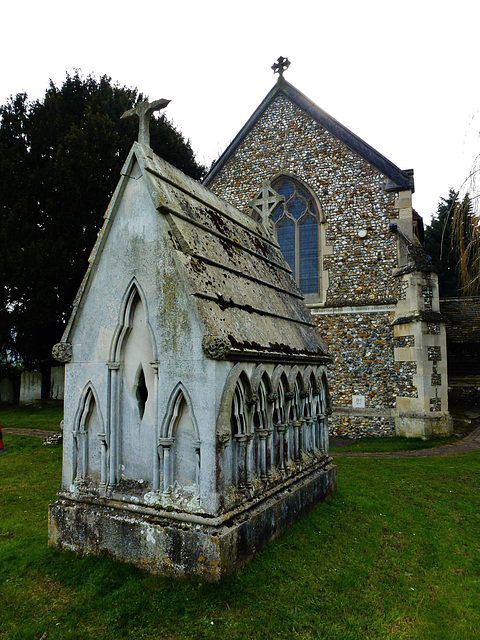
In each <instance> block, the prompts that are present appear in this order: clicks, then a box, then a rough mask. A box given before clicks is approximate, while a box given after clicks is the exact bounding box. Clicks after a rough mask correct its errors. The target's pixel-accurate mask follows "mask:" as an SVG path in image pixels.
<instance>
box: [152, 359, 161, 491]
mask: <svg viewBox="0 0 480 640" xmlns="http://www.w3.org/2000/svg"><path fill="white" fill-rule="evenodd" d="M150 365H151V367H152V369H153V431H154V433H155V437H157V436H158V431H159V420H158V365H159V362H157V361H155V362H151V363H150ZM152 485H153V489H154V491H157V490H158V489H159V487H160V458H159V455H158V447H156V449H155V452H154V456H153V474H152Z"/></svg>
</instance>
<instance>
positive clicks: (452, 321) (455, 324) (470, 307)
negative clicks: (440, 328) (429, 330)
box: [440, 296, 480, 342]
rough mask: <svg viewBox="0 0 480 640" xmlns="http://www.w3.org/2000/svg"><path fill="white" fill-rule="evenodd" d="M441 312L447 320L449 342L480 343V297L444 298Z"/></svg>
mask: <svg viewBox="0 0 480 640" xmlns="http://www.w3.org/2000/svg"><path fill="white" fill-rule="evenodd" d="M440 310H441V312H442V315H443V317H444V318H445V327H446V331H447V340H448V342H480V297H479V296H476V297H471V298H444V299H442V300H440Z"/></svg>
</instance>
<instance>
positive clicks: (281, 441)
mask: <svg viewBox="0 0 480 640" xmlns="http://www.w3.org/2000/svg"><path fill="white" fill-rule="evenodd" d="M275 428H276V429H277V432H278V458H279V460H278V468H279V469H280V470H281V471H285V453H286V447H287V443H286V439H285V434H286V432H287V425H286V424H276V425H275Z"/></svg>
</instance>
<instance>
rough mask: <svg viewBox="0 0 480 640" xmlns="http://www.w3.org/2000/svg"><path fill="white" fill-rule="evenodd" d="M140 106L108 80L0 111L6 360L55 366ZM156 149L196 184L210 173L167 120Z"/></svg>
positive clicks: (157, 128) (153, 131) (67, 87)
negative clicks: (133, 112) (127, 114)
mask: <svg viewBox="0 0 480 640" xmlns="http://www.w3.org/2000/svg"><path fill="white" fill-rule="evenodd" d="M143 99H144V96H142V94H139V93H138V92H137V90H136V89H128V88H126V87H120V86H118V85H115V84H112V82H111V79H110V78H109V77H107V76H103V77H101V78H100V79H99V80H97V79H95V78H94V77H92V76H88V77H86V78H83V77H82V76H81V75H80V74H79V72H76V73H75V74H74V75H73V76H70V75H67V77H66V80H65V82H64V83H63V85H62V86H61V87H60V88H58V87H57V86H56V85H55V84H54V83H53V82H50V86H49V88H48V90H47V91H46V94H45V97H44V99H43V100H38V101H35V102H33V103H30V102H29V101H28V99H27V96H26V95H25V94H19V95H17V96H16V97H14V98H11V99H10V101H9V102H8V103H7V104H6V105H4V106H2V107H0V246H1V247H2V251H1V252H0V277H1V282H2V287H1V288H0V358H1V357H3V358H5V357H10V358H11V357H12V356H17V357H18V358H20V359H21V360H22V361H23V363H24V364H25V366H26V367H27V368H40V367H43V366H46V365H49V364H50V363H51V348H52V345H53V344H54V343H55V342H58V341H59V339H60V337H61V335H62V332H63V328H64V325H65V322H66V320H67V318H68V317H69V315H70V311H71V305H72V302H73V299H74V297H75V293H76V291H77V289H78V286H79V285H80V282H81V280H82V278H83V275H84V273H85V271H86V268H87V261H88V255H89V253H90V251H91V249H92V247H93V245H94V243H95V239H96V237H97V233H98V230H99V229H100V227H101V225H102V222H103V214H104V212H105V209H106V207H107V204H108V201H109V199H110V197H111V195H112V193H113V190H114V188H115V186H116V184H117V182H118V179H119V173H120V169H121V167H122V165H123V163H124V161H125V159H126V157H127V154H128V152H129V150H130V147H131V145H132V143H133V141H134V140H136V139H137V135H138V121H137V119H136V118H127V119H125V120H120V116H121V115H122V113H123V112H124V111H126V110H127V109H130V108H132V107H133V106H134V104H135V103H137V102H140V101H142V100H143ZM150 138H151V146H152V148H153V149H154V151H155V152H156V153H158V155H160V156H161V157H163V158H164V159H165V160H167V161H168V162H171V163H172V164H174V165H175V166H176V167H178V168H179V169H181V170H182V171H184V172H185V173H187V174H188V175H190V176H191V177H193V178H196V179H200V178H201V177H202V176H203V174H204V172H205V169H204V167H202V166H200V165H198V164H197V163H196V161H195V158H194V155H193V152H192V149H191V147H190V144H189V142H186V141H185V140H184V139H183V137H182V135H181V134H180V133H179V132H178V131H176V130H175V128H174V127H173V126H172V125H171V124H170V123H169V122H168V121H167V120H166V118H165V117H164V116H162V117H159V118H152V120H151V124H150Z"/></svg>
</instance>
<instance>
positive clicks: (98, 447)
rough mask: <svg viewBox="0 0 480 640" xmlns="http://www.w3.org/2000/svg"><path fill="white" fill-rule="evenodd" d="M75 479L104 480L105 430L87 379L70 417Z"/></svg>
mask: <svg viewBox="0 0 480 640" xmlns="http://www.w3.org/2000/svg"><path fill="white" fill-rule="evenodd" d="M73 434H74V439H75V452H74V461H73V463H74V464H73V475H74V480H75V482H83V481H87V482H92V483H94V484H97V485H98V484H100V483H101V482H102V483H105V480H106V466H105V463H106V460H105V447H106V441H105V431H104V424H103V418H102V415H101V412H100V409H99V407H98V399H97V394H96V392H95V389H94V387H93V385H92V384H91V382H89V383H88V384H87V386H86V387H85V389H84V391H83V393H82V396H81V398H80V403H79V407H78V410H77V413H76V415H75V419H74V430H73Z"/></svg>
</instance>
